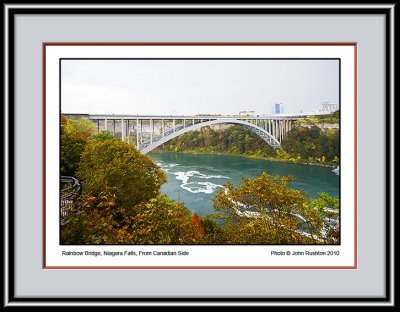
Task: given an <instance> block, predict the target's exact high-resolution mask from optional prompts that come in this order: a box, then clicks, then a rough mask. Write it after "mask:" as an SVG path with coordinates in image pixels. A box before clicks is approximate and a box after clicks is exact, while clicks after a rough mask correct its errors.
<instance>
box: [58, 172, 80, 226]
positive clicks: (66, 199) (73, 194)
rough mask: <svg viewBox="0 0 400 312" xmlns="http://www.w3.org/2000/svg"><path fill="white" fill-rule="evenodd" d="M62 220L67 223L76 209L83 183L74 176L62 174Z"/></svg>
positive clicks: (62, 222) (62, 223)
mask: <svg viewBox="0 0 400 312" xmlns="http://www.w3.org/2000/svg"><path fill="white" fill-rule="evenodd" d="M60 188H61V194H60V195H61V196H60V222H61V225H64V224H66V223H67V220H66V219H67V217H68V216H70V215H71V213H73V212H75V211H76V208H77V200H78V198H79V196H80V194H81V184H80V183H79V181H78V180H77V179H76V178H74V177H69V176H61V179H60Z"/></svg>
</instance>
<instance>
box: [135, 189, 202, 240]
mask: <svg viewBox="0 0 400 312" xmlns="http://www.w3.org/2000/svg"><path fill="white" fill-rule="evenodd" d="M135 212H136V215H135V217H134V218H133V219H134V220H135V224H134V225H133V232H132V233H133V242H134V243H136V244H204V243H207V242H208V240H207V236H206V235H205V230H204V228H203V226H202V224H201V221H200V218H199V217H198V216H197V215H196V214H194V215H192V214H191V212H190V211H189V210H188V209H187V208H186V207H185V206H184V205H183V204H182V203H178V202H175V201H172V200H170V199H168V198H167V196H165V195H159V196H157V197H156V198H152V199H150V201H149V202H147V203H142V204H140V205H138V206H137V207H135Z"/></svg>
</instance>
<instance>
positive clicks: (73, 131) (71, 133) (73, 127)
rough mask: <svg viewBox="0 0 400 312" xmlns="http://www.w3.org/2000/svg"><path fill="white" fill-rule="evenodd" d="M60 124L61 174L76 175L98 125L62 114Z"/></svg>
mask: <svg viewBox="0 0 400 312" xmlns="http://www.w3.org/2000/svg"><path fill="white" fill-rule="evenodd" d="M60 126H61V129H60V130H61V131H60V132H61V135H60V143H61V144H60V145H61V147H60V171H61V175H67V176H74V175H75V173H76V170H77V168H78V164H79V161H80V158H81V155H82V152H83V150H84V148H85V145H86V144H87V143H88V141H89V140H90V139H91V138H92V136H93V135H94V133H95V131H96V127H95V125H94V124H93V122H91V121H89V120H85V119H79V120H71V119H68V118H67V117H65V116H64V115H61V125H60Z"/></svg>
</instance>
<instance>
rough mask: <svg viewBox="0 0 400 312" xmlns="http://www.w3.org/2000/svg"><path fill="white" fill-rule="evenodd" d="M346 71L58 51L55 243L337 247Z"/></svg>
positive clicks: (321, 63)
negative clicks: (342, 95) (342, 82)
mask: <svg viewBox="0 0 400 312" xmlns="http://www.w3.org/2000/svg"><path fill="white" fill-rule="evenodd" d="M340 66H341V63H340V59H338V58H318V59H313V58H308V59H303V58H298V59H296V58H282V59H276V58H252V59H246V58H238V59H234V58H227V59H223V58H216V59H204V58H201V59H200V58H191V59H188V58H182V59H179V58H174V59H168V58H153V59H151V58H148V59H143V58H132V59H127V58H120V59H118V58H113V59H111V58H110V59H107V58H90V59H89V58H79V59H75V58H65V59H60V82H59V84H60V112H61V114H60V116H59V118H60V119H59V124H60V129H59V135H60V138H59V142H60V163H59V168H60V211H59V216H60V218H59V239H60V241H59V242H60V245H340V244H341V241H340V224H341V222H340V215H341V214H340V125H341V122H340V111H341V110H340V109H341V106H340V87H341V86H340ZM349 105H351V104H349Z"/></svg>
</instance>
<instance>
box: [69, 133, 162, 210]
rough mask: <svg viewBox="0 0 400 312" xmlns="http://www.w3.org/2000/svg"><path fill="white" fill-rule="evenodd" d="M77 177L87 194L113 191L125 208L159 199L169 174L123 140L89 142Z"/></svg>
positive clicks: (96, 194) (94, 194)
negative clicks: (162, 186)
mask: <svg viewBox="0 0 400 312" xmlns="http://www.w3.org/2000/svg"><path fill="white" fill-rule="evenodd" d="M76 176H77V177H78V179H80V181H81V182H82V185H83V190H84V192H86V193H87V194H91V195H92V196H98V195H99V194H100V193H101V192H102V191H104V190H105V189H106V188H108V189H111V190H113V192H114V194H115V195H116V199H117V203H118V204H119V205H121V206H123V207H125V208H129V207H133V206H135V205H136V204H138V203H140V202H143V201H146V200H149V199H150V198H153V197H156V196H157V195H158V194H159V189H160V186H161V185H162V184H163V183H165V182H166V175H165V173H164V172H163V171H162V170H161V169H160V168H159V167H158V166H157V165H156V164H155V163H154V162H153V161H152V160H151V159H150V158H149V157H147V156H146V155H143V154H141V153H140V152H139V151H137V150H136V149H135V148H134V147H133V146H131V145H129V144H128V143H125V142H122V141H119V140H105V141H96V140H93V141H91V142H89V143H88V144H87V145H86V147H85V150H84V152H83V153H82V156H81V161H80V163H79V168H78V171H77V173H76Z"/></svg>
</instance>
